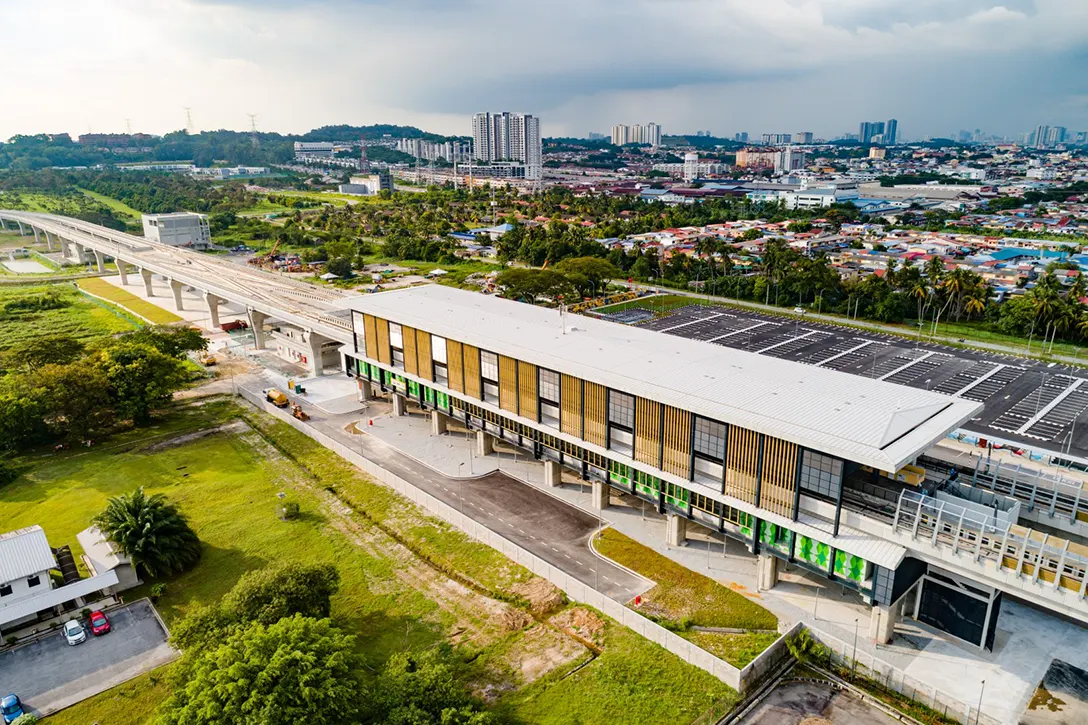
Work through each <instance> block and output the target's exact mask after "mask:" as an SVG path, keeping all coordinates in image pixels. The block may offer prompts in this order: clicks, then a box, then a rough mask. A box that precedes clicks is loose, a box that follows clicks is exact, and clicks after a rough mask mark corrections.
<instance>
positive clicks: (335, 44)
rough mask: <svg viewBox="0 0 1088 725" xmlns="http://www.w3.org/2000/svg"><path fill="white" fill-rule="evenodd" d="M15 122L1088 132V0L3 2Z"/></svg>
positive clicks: (147, 126)
mask: <svg viewBox="0 0 1088 725" xmlns="http://www.w3.org/2000/svg"><path fill="white" fill-rule="evenodd" d="M0 27H2V28H4V29H5V32H4V33H3V35H2V36H0V69H2V72H0V98H2V99H3V101H2V106H0V138H8V137H10V136H11V135H13V134H17V133H27V134H29V133H42V132H48V133H55V132H62V131H67V132H69V133H71V134H73V135H76V134H80V133H87V132H88V131H94V132H124V131H125V130H126V129H127V128H129V126H131V129H132V130H133V131H142V132H147V133H164V132H167V131H171V130H177V129H179V128H183V127H185V125H186V112H185V108H186V107H189V108H191V109H192V110H191V112H192V120H193V127H194V128H195V129H196V130H198V131H199V130H208V129H217V128H232V129H246V128H249V126H250V118H249V115H248V114H256V123H257V127H258V128H259V129H260V130H264V131H279V132H283V133H301V132H305V131H307V130H309V129H311V128H315V127H318V126H323V125H329V124H340V123H347V124H352V125H364V124H372V123H397V124H404V125H415V126H419V127H421V128H423V129H425V130H428V131H433V132H435V133H442V134H451V135H453V134H459V135H468V134H469V132H470V116H471V114H472V113H474V112H476V111H484V110H492V111H501V110H508V111H516V112H523V113H532V114H534V115H537V116H539V117H540V118H541V123H542V127H543V131H544V133H545V135H548V136H566V135H570V136H585V135H586V134H588V133H589V132H592V131H595V132H600V133H607V132H608V131H609V129H610V128H611V126H612V125H613V124H616V123H627V124H635V123H646V122H649V121H655V122H657V123H660V124H662V125H663V127H664V130H665V133H693V132H695V131H696V130H708V131H711V132H712V133H713V134H714V135H721V136H725V135H729V136H731V135H732V134H734V133H736V132H738V131H748V132H749V133H752V134H759V133H796V132H798V131H812V132H814V133H815V134H816V135H817V137H826V138H833V137H835V136H838V135H840V134H843V133H847V132H854V133H856V132H857V127H858V123H859V121H861V120H866V119H871V120H884V119H888V118H893V117H894V118H897V119H899V130H900V137H901V138H909V139H918V138H924V137H928V136H947V135H949V134H950V133H954V132H956V131H957V130H959V129H971V130H973V129H975V128H980V129H982V130H983V131H984V132H986V133H993V134H997V135H999V136H1004V135H1009V136H1015V135H1016V134H1018V133H1022V132H1024V131H1028V130H1030V129H1033V128H1034V127H1035V126H1037V125H1039V124H1049V125H1063V126H1066V127H1068V128H1070V130H1073V131H1080V130H1085V129H1088V73H1086V72H1085V71H1086V69H1088V0H1001V1H1000V2H994V1H993V0H547V1H546V2H541V1H540V0H322V1H318V2H308V1H305V0H295V1H293V2H292V1H289V0H80V2H78V3H76V2H72V1H71V0H33V1H30V2H28V1H27V0H0Z"/></svg>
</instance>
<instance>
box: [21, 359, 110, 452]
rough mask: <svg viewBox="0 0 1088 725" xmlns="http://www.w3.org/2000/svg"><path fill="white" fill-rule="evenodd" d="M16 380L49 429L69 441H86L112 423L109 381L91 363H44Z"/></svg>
mask: <svg viewBox="0 0 1088 725" xmlns="http://www.w3.org/2000/svg"><path fill="white" fill-rule="evenodd" d="M16 380H17V381H19V382H18V383H17V384H20V385H24V386H26V389H27V390H29V391H33V394H34V395H35V396H36V397H37V400H38V402H39V404H40V405H41V407H42V410H43V411H45V414H44V416H43V420H44V422H45V424H46V425H47V426H48V427H49V429H50V431H51V432H52V433H53V434H54V435H58V436H61V437H63V438H66V439H67V440H68V441H69V442H74V441H80V440H86V439H87V438H90V437H91V436H92V434H94V433H95V432H97V431H99V430H102V429H103V428H105V427H106V426H108V425H110V424H111V423H112V422H113V407H112V405H111V403H112V401H111V399H110V394H109V386H108V383H107V382H106V378H105V376H104V375H103V374H102V371H101V370H99V369H98V368H96V367H95V366H93V365H90V364H88V363H86V362H78V363H72V364H71V365H45V366H43V367H40V368H38V369H37V370H34V371H32V372H30V373H26V374H24V375H21V376H19V377H18V378H16Z"/></svg>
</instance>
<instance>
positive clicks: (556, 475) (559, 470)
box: [544, 461, 563, 486]
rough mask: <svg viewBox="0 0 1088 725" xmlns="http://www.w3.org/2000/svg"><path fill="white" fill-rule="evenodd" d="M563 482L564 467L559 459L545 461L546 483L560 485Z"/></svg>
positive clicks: (547, 484) (546, 484)
mask: <svg viewBox="0 0 1088 725" xmlns="http://www.w3.org/2000/svg"><path fill="white" fill-rule="evenodd" d="M562 483H563V467H562V466H560V465H559V463H558V462H557V461H544V485H545V486H559V485H562Z"/></svg>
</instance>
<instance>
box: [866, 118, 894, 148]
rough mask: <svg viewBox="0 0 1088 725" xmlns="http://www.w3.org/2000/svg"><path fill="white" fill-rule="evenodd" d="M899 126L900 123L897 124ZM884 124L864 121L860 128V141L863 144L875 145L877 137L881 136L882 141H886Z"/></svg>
mask: <svg viewBox="0 0 1088 725" xmlns="http://www.w3.org/2000/svg"><path fill="white" fill-rule="evenodd" d="M896 123H897V125H898V122H896ZM884 130H885V129H884V122H883V121H862V122H861V125H859V126H858V141H860V142H861V143H873V139H874V137H875V136H880V137H881V139H880V140H881V141H883V140H884V138H883V136H884Z"/></svg>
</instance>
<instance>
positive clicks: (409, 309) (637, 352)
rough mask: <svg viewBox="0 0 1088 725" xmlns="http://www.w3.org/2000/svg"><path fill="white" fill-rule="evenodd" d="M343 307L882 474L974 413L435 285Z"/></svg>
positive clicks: (909, 391) (785, 364) (956, 403)
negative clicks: (798, 445)
mask: <svg viewBox="0 0 1088 725" xmlns="http://www.w3.org/2000/svg"><path fill="white" fill-rule="evenodd" d="M345 306H350V307H352V308H353V309H356V310H359V311H362V312H368V313H371V314H374V315H377V316H378V317H382V318H385V319H389V320H392V321H394V322H400V323H403V324H406V325H409V326H411V327H416V328H419V329H421V330H425V331H427V332H430V333H433V334H436V335H440V336H443V337H449V338H452V339H455V340H460V341H462V342H466V343H469V344H471V345H476V346H478V347H480V348H483V349H485V350H490V351H492V352H496V353H501V354H504V355H509V356H511V357H515V358H518V359H520V360H524V361H526V362H531V363H535V364H537V365H541V366H543V367H546V368H551V369H554V370H558V371H560V372H565V373H568V374H570V375H574V376H577V377H579V378H582V379H585V380H589V381H592V382H595V383H599V384H602V385H606V386H608V387H610V388H615V389H617V390H621V391H624V392H627V393H633V394H635V395H639V396H641V397H643V398H647V399H649V400H655V401H659V402H662V403H666V404H668V405H672V406H675V407H677V408H680V409H682V410H688V411H691V412H694V413H698V414H700V415H703V416H706V417H709V418H713V419H715V420H719V421H723V422H726V423H731V424H735V425H739V426H742V427H744V428H747V429H749V430H755V431H759V432H761V433H765V434H767V435H771V436H776V437H779V438H783V439H785V440H788V441H792V442H795V443H798V444H801V445H803V446H806V447H808V448H812V449H814V450H818V451H822V452H825V453H829V454H832V455H836V456H840V457H842V458H845V459H847V460H851V461H856V462H858V463H863V464H867V465H871V466H875V467H877V468H879V469H880V470H884V471H896V470H898V469H899V468H901V467H902V466H903V465H904V464H906V463H908V462H910V461H911V460H913V459H914V457H915V456H917V455H918V454H919V453H920V452H922V451H924V450H925V449H926V448H928V447H929V446H930V445H932V444H933V443H934V442H936V441H938V440H940V439H941V438H943V437H944V436H945V435H947V434H948V433H949V432H951V431H953V430H955V429H956V428H957V427H959V426H960V425H961V424H963V423H964V422H966V421H967V420H969V419H970V418H971V417H973V416H974V415H976V414H977V412H978V411H980V410H981V409H982V404H981V403H975V402H973V401H969V400H964V399H961V398H954V397H951V396H947V395H943V394H940V393H935V392H930V391H925V390H918V389H915V388H909V387H905V386H901V385H896V384H894V383H887V382H882V381H879V380H872V379H869V378H863V377H859V376H855V375H850V374H848V373H843V372H838V371H835V370H827V369H824V368H819V367H814V366H811V365H805V364H803V363H798V362H791V361H788V360H779V359H778V358H773V357H768V356H763V355H758V354H756V353H752V352H746V351H743V350H734V349H731V348H728V347H724V346H722V345H714V344H711V343H706V342H700V341H697V340H687V339H683V338H679V337H675V336H672V335H664V334H661V333H657V332H654V331H652V330H645V329H641V328H637V327H630V326H625V325H617V324H615V323H612V322H605V321H602V320H596V319H593V318H589V317H581V316H575V315H566V316H561V315H560V314H559V312H557V311H556V310H549V309H545V308H542V307H535V306H533V305H528V304H522V303H519V302H514V301H510V300H504V299H500V298H498V297H493V296H488V295H482V294H478V293H473V292H466V291H464V290H458V289H454V288H451V287H443V286H439V285H425V286H419V287H410V288H405V289H399V290H392V291H389V292H383V293H380V294H373V295H369V296H366V297H359V298H353V299H351V300H350V301H348V304H347V305H345ZM360 332H361V331H360Z"/></svg>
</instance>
